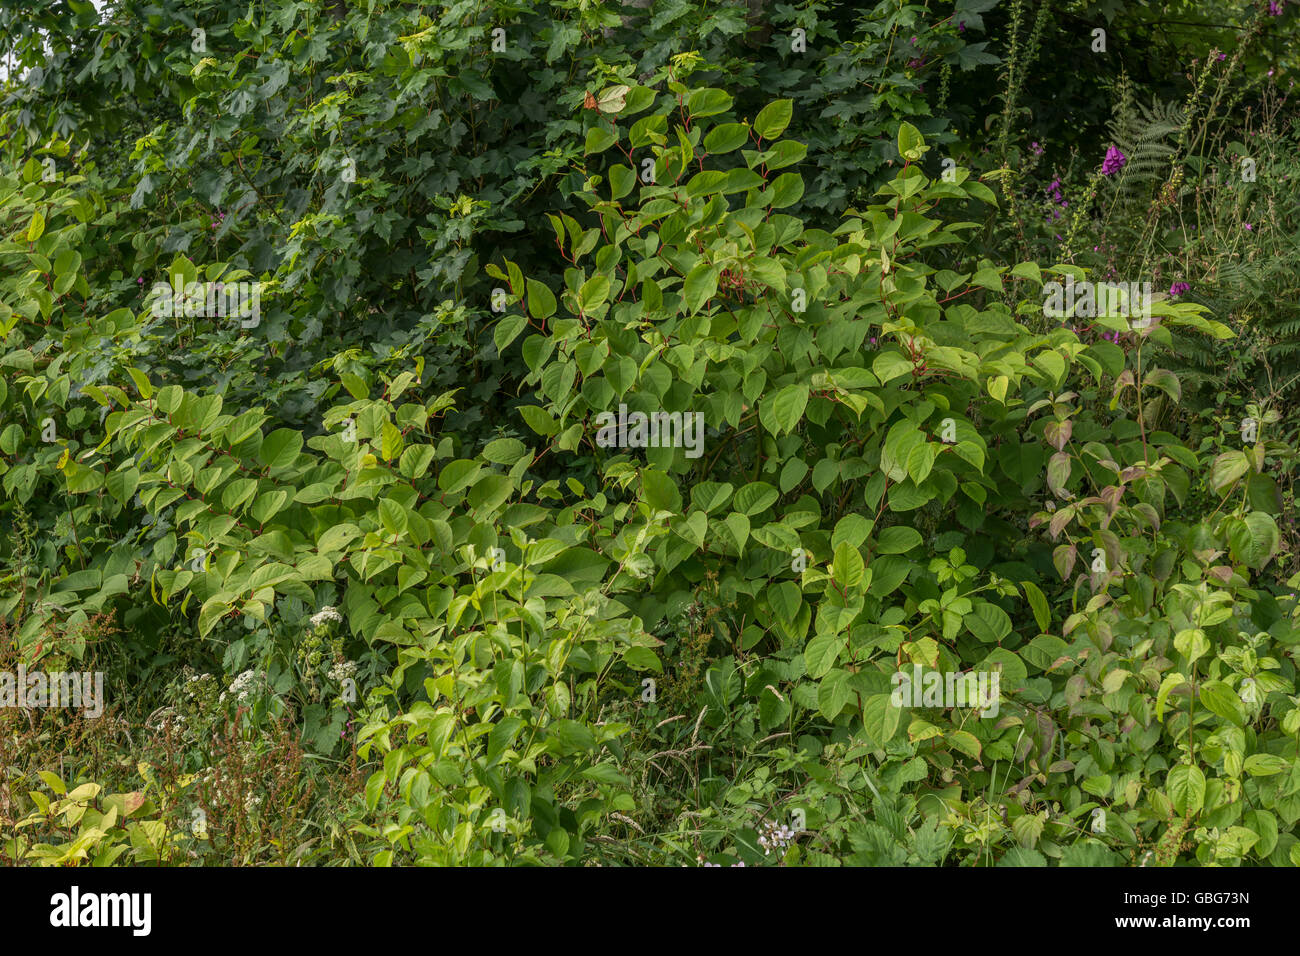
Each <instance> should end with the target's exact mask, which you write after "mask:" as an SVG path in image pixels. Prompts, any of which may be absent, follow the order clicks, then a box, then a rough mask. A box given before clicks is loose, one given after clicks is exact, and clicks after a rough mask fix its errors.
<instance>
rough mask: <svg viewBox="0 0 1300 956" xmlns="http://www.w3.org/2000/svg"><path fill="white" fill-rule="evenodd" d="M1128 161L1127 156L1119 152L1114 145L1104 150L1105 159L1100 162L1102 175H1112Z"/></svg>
mask: <svg viewBox="0 0 1300 956" xmlns="http://www.w3.org/2000/svg"><path fill="white" fill-rule="evenodd" d="M1127 162H1128V157H1127V156H1125V155H1124V154H1123V153H1121V152H1120V151H1119V150H1118V149H1116V148H1115V147H1114V146H1111V147H1110V148H1109V149H1107V150H1106V159H1105V160H1104V161H1103V162H1102V164H1101V174H1102V175H1103V176H1113V175H1115V173H1117V172H1119V171H1120V170H1121V169H1123V168H1124V164H1125V163H1127Z"/></svg>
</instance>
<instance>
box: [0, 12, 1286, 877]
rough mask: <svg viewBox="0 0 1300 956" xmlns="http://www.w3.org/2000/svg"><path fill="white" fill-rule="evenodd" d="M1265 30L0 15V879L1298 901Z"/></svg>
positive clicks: (1033, 23) (953, 20) (826, 18)
mask: <svg viewBox="0 0 1300 956" xmlns="http://www.w3.org/2000/svg"><path fill="white" fill-rule="evenodd" d="M1272 6H1273V7H1276V9H1277V11H1278V12H1277V13H1276V14H1274V13H1272V12H1271V10H1270V9H1269V7H1267V6H1266V7H1265V8H1259V7H1257V6H1254V5H1252V6H1251V7H1249V8H1241V9H1238V8H1236V7H1232V6H1225V5H1221V6H1220V8H1219V9H1217V10H1216V12H1215V17H1216V18H1217V19H1216V20H1215V21H1214V22H1216V23H1219V24H1222V23H1223V22H1224V21H1228V23H1229V24H1230V25H1231V26H1233V27H1234V28H1235V31H1236V32H1235V34H1234V35H1239V36H1240V39H1241V45H1240V47H1239V48H1238V49H1237V50H1236V51H1235V52H1234V53H1233V54H1232V55H1231V57H1230V58H1228V57H1224V58H1223V59H1220V57H1219V55H1218V50H1217V49H1214V45H1215V44H1216V43H1218V42H1219V37H1218V36H1217V34H1216V33H1215V32H1214V30H1212V29H1211V28H1209V27H1206V28H1205V30H1203V31H1198V32H1196V33H1194V34H1193V35H1192V36H1191V37H1190V38H1189V39H1188V40H1186V41H1185V44H1184V45H1182V46H1180V47H1179V48H1178V49H1177V50H1175V51H1173V52H1172V53H1171V52H1169V51H1164V52H1163V54H1162V55H1164V56H1166V57H1169V56H1178V55H1183V54H1191V55H1194V56H1195V57H1196V58H1197V59H1198V61H1200V62H1201V65H1200V66H1199V67H1195V68H1192V70H1191V72H1190V73H1188V75H1187V76H1186V77H1183V75H1182V67H1181V65H1179V67H1178V69H1176V70H1171V69H1165V70H1163V71H1156V70H1154V69H1153V68H1152V64H1151V63H1150V62H1147V61H1145V60H1144V61H1143V62H1142V64H1141V68H1140V69H1137V70H1134V69H1132V67H1134V64H1132V63H1130V58H1129V57H1128V56H1124V57H1120V56H1115V57H1114V58H1113V59H1107V58H1106V57H1105V54H1104V53H1099V52H1094V51H1090V49H1089V44H1091V43H1094V42H1095V41H1094V39H1093V37H1092V35H1091V31H1092V30H1093V29H1094V27H1104V28H1106V29H1107V30H1108V31H1109V37H1110V43H1111V44H1119V43H1120V42H1121V41H1123V43H1124V44H1125V48H1126V49H1128V50H1131V49H1132V48H1133V47H1135V46H1137V47H1139V48H1141V46H1142V44H1148V45H1149V47H1148V48H1149V49H1150V50H1152V51H1154V50H1156V49H1157V47H1158V45H1159V44H1161V43H1165V42H1167V39H1162V40H1160V41H1157V40H1155V39H1153V37H1154V36H1155V35H1156V33H1157V27H1158V26H1159V23H1160V21H1159V18H1158V16H1156V14H1154V13H1153V12H1152V11H1151V9H1150V8H1148V7H1147V6H1146V5H1144V4H1131V5H1130V4H1115V3H1107V4H1099V5H1094V4H1081V3H1057V2H1053V3H1044V4H1041V5H1039V6H1035V7H1031V6H1030V5H1028V4H1025V3H1022V2H1018V0H1017V2H1013V3H1012V4H1010V5H1009V6H1007V7H1006V8H1005V9H1003V7H1001V6H999V5H997V4H996V3H995V2H993V0H959V2H958V3H957V4H956V5H955V6H950V5H945V6H944V9H943V10H942V12H937V11H936V10H934V9H930V8H928V7H926V6H921V5H903V4H893V3H889V4H877V5H874V6H871V7H869V8H867V9H858V8H856V7H853V6H850V5H845V6H841V5H839V4H831V3H812V4H808V5H805V6H802V7H798V8H795V7H788V6H781V5H768V4H765V3H760V2H753V3H749V4H744V3H719V4H703V5H689V4H685V3H677V2H662V3H654V4H651V5H648V6H643V5H640V4H626V5H621V4H617V3H612V2H588V0H574V2H568V0H562V2H554V3H551V4H546V5H539V4H511V3H504V2H491V3H453V4H449V5H444V6H439V7H437V8H426V7H424V6H423V5H416V4H404V3H387V2H374V0H372V2H368V3H366V4H348V3H342V2H338V3H327V2H308V0H300V2H288V0H275V2H265V3H260V4H259V3H255V4H253V5H252V6H251V7H247V6H245V7H241V6H240V5H238V4H233V3H229V2H225V0H196V2H189V3H184V4H182V3H173V2H170V0H160V2H155V3H144V2H131V0H126V2H122V3H120V4H116V5H113V10H112V12H111V13H110V14H107V15H106V17H105V20H104V22H102V23H101V22H99V19H98V16H97V14H96V13H95V11H94V9H93V7H92V6H91V5H90V4H88V3H81V2H75V0H68V2H56V3H52V4H50V5H49V6H48V8H47V9H45V10H44V11H43V12H41V13H39V14H31V15H21V16H20V15H17V14H14V13H10V12H7V11H6V12H4V13H0V41H2V42H3V44H4V45H6V46H7V47H8V48H9V49H11V50H12V51H14V52H15V55H16V57H17V59H16V61H15V63H14V65H13V66H12V67H11V75H10V78H9V79H8V80H7V81H6V83H5V85H4V86H3V87H0V95H2V96H3V100H0V136H3V138H4V142H5V147H4V167H3V169H0V337H2V339H3V341H2V345H0V415H2V418H0V523H2V524H3V530H4V535H3V540H0V671H4V670H6V669H7V670H14V669H16V668H18V667H20V666H21V667H24V668H26V669H27V670H29V671H36V670H44V671H63V670H90V671H102V672H104V674H105V675H106V680H105V683H106V687H107V698H108V710H107V712H106V714H105V715H104V716H103V717H95V718H83V717H79V716H77V715H76V714H75V713H69V712H66V711H60V710H55V709H50V710H45V711H39V712H36V713H34V714H33V712H31V711H26V712H22V711H17V710H14V709H12V708H11V709H3V708H0V768H2V769H0V859H5V860H7V861H8V860H12V861H21V862H32V863H68V862H95V863H101V864H108V863H114V862H116V863H119V864H121V863H131V862H136V863H139V862H154V861H161V862H167V863H175V864H181V863H200V864H201V863H205V862H206V863H245V862H247V863H264V862H277V863H299V862H304V863H317V864H343V863H349V862H351V863H365V864H372V863H378V864H389V863H398V864H408V863H423V864H487V863H514V864H520V863H541V864H550V865H559V864H570V865H572V864H586V863H593V862H595V863H603V864H620V863H638V864H672V865H679V864H683V863H688V864H695V863H699V862H707V863H710V864H729V863H730V864H735V863H738V862H744V863H746V864H749V865H753V864H757V863H769V864H774V863H777V862H780V863H784V864H789V865H796V864H813V865H839V864H859V865H862V864H865V865H902V864H911V865H940V864H947V865H962V866H985V865H995V864H998V865H1046V864H1049V863H1050V864H1052V865H1057V864H1060V865H1156V864H1160V865H1171V864H1188V863H1200V864H1210V863H1215V864H1224V865H1240V864H1243V863H1244V864H1250V865H1261V864H1264V865H1295V864H1296V863H1297V862H1300V849H1298V847H1300V751H1298V748H1300V689H1298V688H1297V686H1296V648H1297V647H1298V646H1300V603H1298V602H1297V599H1296V594H1295V591H1296V588H1297V585H1300V574H1298V573H1297V571H1298V567H1297V562H1296V558H1295V543H1296V528H1295V510H1296V509H1295V499H1294V495H1293V491H1292V477H1291V476H1292V474H1293V470H1294V467H1295V454H1294V450H1293V446H1294V445H1295V442H1296V440H1297V434H1296V425H1295V423H1296V421H1297V418H1296V414H1297V408H1296V399H1297V396H1298V395H1300V389H1297V385H1300V361H1298V357H1300V321H1298V320H1297V313H1296V309H1297V308H1298V306H1297V303H1296V293H1297V289H1296V286H1295V282H1296V279H1295V276H1296V275H1297V271H1296V269H1295V266H1296V265H1297V264H1298V263H1300V249H1297V246H1296V238H1295V237H1296V235H1297V234H1298V233H1297V226H1300V222H1298V220H1300V205H1297V198H1296V191H1295V189H1294V185H1293V184H1294V183H1295V181H1296V177H1297V176H1300V163H1297V161H1296V159H1295V155H1296V145H1297V142H1296V137H1297V131H1296V128H1295V126H1294V123H1293V121H1292V120H1291V119H1290V117H1289V114H1288V112H1287V107H1286V105H1285V104H1286V93H1285V92H1284V91H1283V90H1282V89H1281V88H1280V87H1279V86H1278V84H1277V83H1276V82H1275V79H1276V77H1274V76H1273V75H1272V73H1269V74H1267V75H1266V74H1265V73H1264V71H1265V70H1272V71H1281V72H1285V71H1286V69H1287V68H1288V67H1291V66H1294V63H1293V60H1289V59H1288V57H1293V56H1294V51H1293V50H1290V49H1287V50H1284V51H1282V52H1278V51H1277V50H1276V48H1273V50H1272V52H1271V53H1270V46H1269V43H1270V42H1271V38H1272V35H1273V32H1276V31H1278V30H1280V31H1282V35H1283V36H1293V35H1294V31H1295V29H1296V27H1295V24H1296V21H1297V16H1298V14H1297V11H1296V10H1295V9H1293V7H1292V6H1291V5H1287V4H1282V5H1277V4H1274V5H1272ZM1177 9H1178V10H1181V9H1182V8H1181V6H1180V7H1178V8H1177ZM1189 10H1190V8H1189ZM1183 15H1184V16H1188V17H1190V16H1191V15H1192V14H1191V13H1190V12H1187V13H1185V14H1183ZM1170 16H1171V18H1173V17H1174V16H1175V14H1174V13H1171V14H1170ZM1214 29H1218V28H1214ZM1287 31H1291V32H1290V33H1287ZM1230 32H1232V31H1230ZM1160 35H1161V36H1162V37H1163V36H1164V34H1163V32H1161V33H1160ZM1044 49H1046V50H1055V49H1062V50H1063V51H1064V53H1063V55H1062V56H1061V57H1053V56H1045V55H1044ZM1081 62H1088V63H1090V64H1095V63H1096V62H1100V63H1102V64H1104V67H1103V68H1102V69H1100V70H1097V69H1092V68H1091V67H1090V68H1089V69H1090V70H1091V73H1092V76H1090V77H1089V78H1087V79H1078V78H1077V75H1082V74H1083V73H1084V72H1086V71H1084V70H1082V69H1078V68H1077V65H1078V64H1079V63H1081ZM1070 63H1074V64H1075V66H1076V68H1075V70H1074V74H1073V75H1074V76H1075V77H1076V78H1072V79H1070V80H1069V81H1068V82H1066V81H1064V80H1061V82H1059V83H1057V82H1056V81H1057V80H1059V79H1060V78H1061V77H1062V76H1066V75H1071V74H1069V69H1070V68H1069V67H1068V64H1070ZM1049 82H1051V83H1055V84H1056V85H1055V87H1054V89H1056V90H1057V92H1056V93H1054V94H1053V96H1060V97H1068V101H1069V102H1071V103H1074V104H1076V106H1075V108H1076V110H1077V112H1076V114H1075V116H1074V117H1070V116H1067V115H1060V114H1061V112H1062V111H1061V109H1060V106H1059V104H1054V103H1053V102H1052V100H1051V99H1050V98H1044V94H1043V93H1042V92H1041V88H1040V87H1039V86H1038V84H1041V83H1049ZM1080 84H1082V85H1083V86H1086V89H1081V88H1078V87H1079V85H1080ZM1093 84H1096V86H1095V88H1094V85H1093ZM1287 89H1289V87H1288V88H1287ZM981 90H982V91H983V92H981ZM988 91H996V95H995V96H994V95H990V94H989V92H988ZM1153 104H1154V105H1153ZM1080 130H1083V134H1081V133H1080ZM1247 143H1249V144H1250V145H1249V146H1247V145H1246V144H1247ZM1108 148H1109V150H1110V152H1108ZM1115 152H1117V153H1118V154H1119V156H1120V157H1121V158H1120V159H1119V160H1115V159H1113V158H1111V157H1113V156H1114V155H1115ZM1247 159H1249V160H1250V168H1251V175H1250V177H1249V178H1247V177H1246V176H1245V175H1244V174H1239V170H1240V169H1244V168H1245V167H1244V166H1243V165H1242V162H1243V160H1247ZM1049 183H1050V185H1049ZM1067 197H1068V198H1067ZM1067 203H1068V204H1067ZM1243 225H1244V226H1248V227H1249V228H1243ZM1088 281H1116V282H1137V283H1142V282H1148V283H1152V284H1153V285H1154V287H1155V292H1156V294H1155V295H1154V296H1153V297H1152V300H1151V301H1149V303H1148V306H1149V308H1148V312H1147V314H1146V319H1147V321H1135V320H1134V318H1133V316H1132V315H1131V314H1130V313H1129V312H1128V311H1127V310H1126V308H1125V307H1118V306H1117V304H1116V303H1114V302H1112V303H1109V304H1108V305H1101V306H1100V307H1098V308H1096V309H1095V310H1093V312H1092V313H1091V314H1088V313H1087V312H1085V311H1084V310H1082V309H1080V310H1078V312H1077V313H1076V314H1075V315H1071V316H1068V317H1066V321H1064V322H1062V321H1061V320H1060V318H1058V317H1055V316H1053V315H1049V314H1047V311H1046V310H1045V308H1044V302H1045V301H1046V300H1048V299H1049V298H1050V295H1051V289H1052V288H1053V287H1054V286H1053V284H1054V283H1055V284H1056V286H1055V287H1056V288H1058V289H1059V287H1060V284H1062V283H1076V282H1078V283H1083V282H1088ZM196 283H197V284H198V285H195V284H196ZM215 283H223V284H229V285H228V286H227V288H232V287H233V288H240V289H243V288H248V287H252V286H253V285H255V287H256V289H257V290H258V292H257V294H258V295H259V296H260V300H258V301H259V302H260V305H259V307H258V310H257V311H255V312H252V313H248V312H244V313H241V314H240V315H238V316H235V315H231V314H224V313H225V311H226V310H225V309H224V308H223V310H222V312H223V314H217V313H216V312H214V310H213V308H212V303H213V302H214V301H215V300H214V298H213V297H212V294H208V293H206V292H204V294H208V299H207V301H206V302H203V301H199V300H196V299H194V298H193V295H194V290H206V288H207V285H205V284H215ZM1174 283H1182V284H1183V285H1182V287H1179V286H1177V285H1174ZM159 284H163V285H165V287H166V288H165V289H164V288H163V285H159ZM1071 288H1073V286H1071ZM172 289H175V290H178V292H180V293H184V295H180V294H177V295H176V296H175V299H176V301H177V302H179V303H180V307H179V308H173V309H167V308H164V307H163V306H164V304H165V303H168V302H170V301H171V299H172V294H171V292H170V290H172ZM218 298H219V297H218ZM187 301H188V307H186V302H187ZM232 301H233V300H232ZM245 304H246V303H245ZM1130 304H1131V303H1120V304H1119V306H1127V305H1130ZM639 415H644V416H647V417H648V418H649V420H651V421H655V418H654V416H657V415H664V416H675V418H673V422H674V423H675V424H674V426H673V427H674V428H675V434H674V435H672V436H670V437H671V439H672V440H669V438H667V437H665V434H666V433H665V429H666V428H667V427H668V426H667V425H665V424H664V423H663V422H662V421H660V422H658V423H657V424H658V425H659V426H660V427H659V428H658V430H657V432H656V434H655V437H654V438H651V437H650V436H649V435H646V434H642V435H637V433H636V428H635V424H633V427H631V428H630V429H629V428H627V427H626V426H627V423H628V422H629V421H632V422H635V419H636V417H637V416H639ZM620 423H621V427H620ZM659 439H663V440H659ZM913 668H924V669H926V670H929V671H931V672H934V671H938V672H941V673H949V674H951V673H954V672H963V673H965V672H970V673H974V674H983V675H985V677H986V678H989V677H990V675H996V681H997V682H996V683H995V684H994V685H993V686H994V687H995V688H998V691H997V694H996V697H995V700H994V703H995V705H996V706H992V707H986V708H984V709H983V710H981V708H979V707H974V706H969V703H970V702H969V701H965V702H963V703H962V704H959V705H954V704H953V703H952V702H951V701H942V700H935V701H931V700H930V699H929V698H928V697H927V698H926V699H925V701H924V702H922V701H921V699H920V698H918V699H917V700H916V701H914V702H909V703H908V704H907V705H906V706H899V705H898V702H897V700H896V698H895V696H894V688H895V686H896V682H897V677H896V675H898V674H899V673H900V672H901V673H913V672H914V671H913ZM59 754H65V755H66V759H65V760H64V761H63V762H62V763H60V761H59V759H58V755H59ZM60 766H62V769H61V770H60V769H59V768H60ZM56 771H57V772H56Z"/></svg>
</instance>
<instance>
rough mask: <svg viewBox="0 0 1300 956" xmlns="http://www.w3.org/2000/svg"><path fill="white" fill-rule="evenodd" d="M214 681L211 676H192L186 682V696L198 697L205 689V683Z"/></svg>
mask: <svg viewBox="0 0 1300 956" xmlns="http://www.w3.org/2000/svg"><path fill="white" fill-rule="evenodd" d="M212 679H213V678H212V675H211V674H191V675H190V676H189V678H188V679H187V680H186V681H185V695H186V696H187V697H190V698H194V697H197V696H198V694H199V691H200V690H202V689H203V686H202V685H203V683H204V682H205V681H210V680H212ZM195 685H198V686H195Z"/></svg>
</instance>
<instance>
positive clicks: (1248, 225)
mask: <svg viewBox="0 0 1300 956" xmlns="http://www.w3.org/2000/svg"><path fill="white" fill-rule="evenodd" d="M1242 225H1243V226H1245V227H1246V231H1247V232H1254V231H1255V227H1254V226H1252V225H1251V224H1250V223H1248V222H1243V223H1242Z"/></svg>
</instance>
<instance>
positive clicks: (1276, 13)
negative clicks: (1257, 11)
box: [1268, 0, 1282, 17]
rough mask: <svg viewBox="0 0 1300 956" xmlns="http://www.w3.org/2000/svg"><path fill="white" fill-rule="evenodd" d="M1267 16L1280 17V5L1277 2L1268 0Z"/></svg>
mask: <svg viewBox="0 0 1300 956" xmlns="http://www.w3.org/2000/svg"><path fill="white" fill-rule="evenodd" d="M1268 15H1269V16H1270V17H1280V16H1281V15H1282V4H1280V3H1278V2H1277V0H1268Z"/></svg>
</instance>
